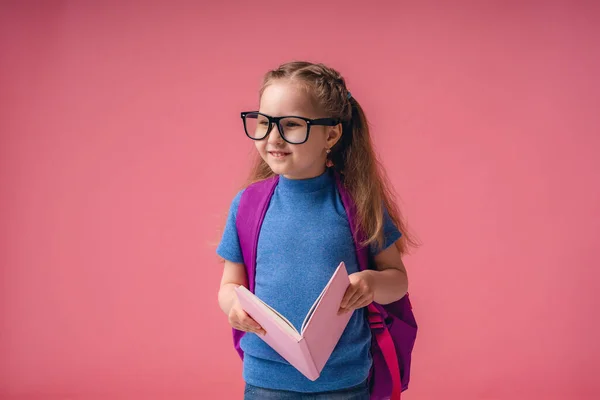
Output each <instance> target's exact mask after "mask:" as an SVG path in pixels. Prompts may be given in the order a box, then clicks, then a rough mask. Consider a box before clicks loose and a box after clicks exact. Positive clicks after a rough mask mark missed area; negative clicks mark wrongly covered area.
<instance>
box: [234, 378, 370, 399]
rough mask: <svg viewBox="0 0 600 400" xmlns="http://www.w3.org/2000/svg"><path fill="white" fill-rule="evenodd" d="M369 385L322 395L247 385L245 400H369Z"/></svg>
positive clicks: (321, 393) (322, 393)
mask: <svg viewBox="0 0 600 400" xmlns="http://www.w3.org/2000/svg"><path fill="white" fill-rule="evenodd" d="M369 398H370V393H369V388H368V387H367V383H366V382H364V383H362V384H360V385H358V386H354V387H351V388H348V389H343V390H336V391H332V392H320V393H299V392H287V391H284V390H274V389H264V388H261V387H257V386H252V385H250V384H246V388H245V390H244V400H369Z"/></svg>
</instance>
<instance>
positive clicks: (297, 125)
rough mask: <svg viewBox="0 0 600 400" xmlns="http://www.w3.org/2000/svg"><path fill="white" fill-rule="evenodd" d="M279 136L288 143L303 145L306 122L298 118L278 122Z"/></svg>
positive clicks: (306, 128) (306, 131)
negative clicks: (280, 130)
mask: <svg viewBox="0 0 600 400" xmlns="http://www.w3.org/2000/svg"><path fill="white" fill-rule="evenodd" d="M279 123H280V125H281V126H280V128H281V129H282V130H283V132H280V133H281V135H282V136H283V137H284V138H285V140H287V141H288V142H290V143H303V142H304V141H306V135H307V133H308V126H307V124H306V121H305V120H303V119H300V118H293V117H290V118H283V119H282V120H281V121H280V122H279Z"/></svg>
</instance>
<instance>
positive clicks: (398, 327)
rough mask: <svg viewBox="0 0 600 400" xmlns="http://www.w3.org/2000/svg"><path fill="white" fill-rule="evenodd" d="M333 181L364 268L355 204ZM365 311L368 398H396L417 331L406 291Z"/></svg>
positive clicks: (366, 264)
mask: <svg viewBox="0 0 600 400" xmlns="http://www.w3.org/2000/svg"><path fill="white" fill-rule="evenodd" d="M336 183H337V188H338V192H339V194H340V197H341V199H342V203H343V204H344V208H345V209H346V213H347V215H348V223H349V225H350V229H351V231H352V234H353V237H354V244H355V246H356V256H357V260H358V265H359V268H360V270H363V271H364V270H366V269H368V268H369V265H370V262H369V248H368V246H361V245H360V243H361V242H362V241H363V240H364V239H365V235H364V233H363V232H362V231H360V230H359V229H358V227H357V223H356V206H355V204H354V201H353V200H352V198H351V196H350V194H349V193H348V191H347V190H346V188H345V187H344V185H343V183H342V181H341V178H340V176H339V175H337V174H336ZM368 312H369V325H370V326H371V331H372V332H373V336H374V338H375V340H374V341H373V345H372V347H371V353H372V355H373V369H372V370H371V376H370V387H371V400H379V399H392V400H396V399H400V395H401V392H402V391H403V390H406V389H407V388H408V382H409V380H410V364H411V353H412V349H413V346H414V342H415V339H416V333H417V325H416V321H415V318H414V315H413V312H412V306H411V304H410V300H409V298H408V294H406V295H405V296H404V297H402V298H401V299H400V300H398V301H396V302H394V303H391V304H388V305H384V306H382V305H381V304H377V303H371V304H370V305H369V307H368Z"/></svg>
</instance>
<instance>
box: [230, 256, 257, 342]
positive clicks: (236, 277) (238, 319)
mask: <svg viewBox="0 0 600 400" xmlns="http://www.w3.org/2000/svg"><path fill="white" fill-rule="evenodd" d="M240 285H243V286H247V285H248V283H247V279H246V267H245V266H244V264H240V263H234V262H231V261H227V260H225V266H224V268H223V276H222V278H221V287H220V289H219V306H220V307H221V310H223V312H224V313H225V315H227V316H228V318H229V323H230V324H231V326H232V327H234V328H236V329H239V330H241V331H245V332H254V333H260V334H264V333H265V331H264V330H263V329H262V328H261V326H260V325H259V324H258V323H257V322H256V321H254V320H253V319H252V318H250V316H249V315H248V314H247V313H246V312H245V311H244V310H243V309H242V307H241V305H240V302H239V300H238V298H237V295H236V294H235V288H237V287H238V286H240Z"/></svg>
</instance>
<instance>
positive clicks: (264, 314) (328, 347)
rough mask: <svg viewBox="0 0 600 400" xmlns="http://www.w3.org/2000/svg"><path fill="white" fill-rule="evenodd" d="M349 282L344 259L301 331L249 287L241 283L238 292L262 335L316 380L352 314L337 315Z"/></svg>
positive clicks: (245, 309)
mask: <svg viewBox="0 0 600 400" xmlns="http://www.w3.org/2000/svg"><path fill="white" fill-rule="evenodd" d="M348 285H350V280H349V279H348V271H347V270H346V265H345V264H344V263H343V262H341V263H340V265H339V266H338V267H337V269H336V270H335V272H334V273H333V275H332V276H331V279H330V280H329V282H328V283H327V285H326V286H325V288H324V289H323V291H322V292H321V294H320V295H319V297H318V298H317V300H316V301H315V303H314V304H313V306H312V307H311V309H310V311H309V312H308V314H307V315H306V318H305V319H304V322H303V324H302V329H301V330H300V332H298V330H297V329H296V328H295V327H294V326H293V325H292V323H291V322H289V321H288V320H287V319H286V318H285V316H283V315H281V314H280V313H278V312H277V310H275V309H273V308H272V307H270V306H269V305H268V304H266V303H265V302H263V301H262V300H261V299H259V298H258V297H257V296H255V295H254V294H252V293H251V292H250V291H249V290H248V289H247V288H245V287H243V286H239V287H238V288H236V294H237V296H238V299H239V300H240V303H241V305H242V308H243V309H244V311H246V312H247V313H248V315H250V316H251V317H252V318H253V319H254V320H255V321H256V322H258V323H259V324H260V325H261V326H262V327H263V328H264V329H265V331H266V332H267V333H266V335H265V336H262V335H258V337H260V338H261V339H262V340H264V341H265V342H266V343H267V344H268V345H269V346H271V347H272V348H273V349H274V350H275V351H276V352H277V353H279V355H281V356H282V357H283V358H284V359H285V360H287V362H289V363H290V364H291V365H293V366H294V367H295V368H296V369H297V370H298V371H300V372H301V373H302V374H303V375H304V376H306V377H307V378H308V379H310V380H311V381H315V380H317V379H318V378H319V376H320V374H321V371H322V370H323V367H325V364H326V363H327V360H328V359H329V356H331V353H332V352H333V349H334V348H335V346H336V345H337V342H338V341H339V340H340V337H341V336H342V333H343V332H344V329H345V328H346V326H347V325H348V321H349V320H350V317H351V316H352V313H350V312H348V313H344V314H342V315H337V312H338V310H339V308H340V304H341V303H342V298H343V297H344V294H345V293H346V289H347V288H348Z"/></svg>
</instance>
